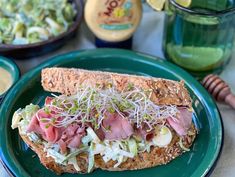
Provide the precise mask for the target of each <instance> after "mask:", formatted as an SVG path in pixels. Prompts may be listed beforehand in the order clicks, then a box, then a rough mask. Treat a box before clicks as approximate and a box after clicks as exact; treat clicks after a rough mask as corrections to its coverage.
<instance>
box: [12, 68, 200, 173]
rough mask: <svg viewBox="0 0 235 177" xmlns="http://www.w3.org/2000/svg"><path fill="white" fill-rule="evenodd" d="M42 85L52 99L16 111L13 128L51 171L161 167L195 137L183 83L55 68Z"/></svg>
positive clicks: (44, 75) (48, 70)
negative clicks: (42, 103) (41, 104)
mask: <svg viewBox="0 0 235 177" xmlns="http://www.w3.org/2000/svg"><path fill="white" fill-rule="evenodd" d="M41 84H42V87H43V89H44V90H45V91H48V92H51V96H50V97H46V98H45V103H44V105H43V106H39V105H34V104H30V105H27V106H26V107H25V108H23V109H21V108H20V109H18V110H17V111H16V112H15V113H14V115H13V119H12V128H13V129H16V128H18V131H19V135H20V136H21V137H22V139H23V141H24V142H25V143H26V144H27V145H28V146H29V147H30V148H31V149H32V150H33V151H34V152H35V153H36V154H37V155H38V157H39V159H40V161H41V163H42V164H43V165H44V166H45V167H46V168H47V169H50V170H52V171H54V172H55V173H57V174H62V173H90V172H92V171H93V170H95V169H98V168H100V169H103V170H108V171H123V170H137V169H143V168H150V167H154V166H157V165H164V164H167V163H169V162H170V161H172V160H173V159H175V158H176V157H178V156H180V155H181V154H182V153H184V152H186V151H189V150H190V147H191V146H192V144H193V141H194V140H195V137H196V134H197V130H196V128H195V126H194V124H193V122H192V114H193V109H192V101H191V98H190V95H189V93H188V91H187V89H186V88H185V86H184V82H183V81H180V82H178V81H173V80H167V79H161V78H154V77H143V76H135V75H127V74H118V73H111V72H100V71H88V70H83V69H75V68H72V69H68V68H56V67H54V68H45V69H43V70H42V71H41Z"/></svg>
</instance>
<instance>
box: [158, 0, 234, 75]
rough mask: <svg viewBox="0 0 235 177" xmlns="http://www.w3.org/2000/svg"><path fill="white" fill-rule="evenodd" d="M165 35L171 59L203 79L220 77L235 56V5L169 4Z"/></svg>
mask: <svg viewBox="0 0 235 177" xmlns="http://www.w3.org/2000/svg"><path fill="white" fill-rule="evenodd" d="M164 32H165V34H164V42H163V49H164V53H165V57H166V58H167V59H169V60H170V61H171V62H173V63H175V64H177V65H179V66H181V67H182V68H184V69H186V70H188V71H189V72H190V73H191V74H193V75H194V76H196V77H197V78H199V79H200V78H203V77H204V76H205V75H207V74H209V73H217V74H219V73H220V72H221V71H222V70H223V69H224V67H225V65H226V64H227V63H228V61H229V59H230V58H231V54H232V49H233V42H234V35H235V1H233V0H192V3H191V5H190V6H189V7H187V8H186V7H183V6H181V5H179V4H177V3H176V2H175V0H168V2H167V4H166V18H165V30H164Z"/></svg>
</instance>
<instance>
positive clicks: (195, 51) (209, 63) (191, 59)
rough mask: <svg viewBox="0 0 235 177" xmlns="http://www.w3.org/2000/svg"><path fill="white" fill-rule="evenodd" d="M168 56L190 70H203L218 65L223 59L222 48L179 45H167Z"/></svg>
mask: <svg viewBox="0 0 235 177" xmlns="http://www.w3.org/2000/svg"><path fill="white" fill-rule="evenodd" d="M167 53H168V55H169V57H170V58H171V59H172V60H173V61H174V62H175V63H176V64H178V65H179V66H182V67H183V68H185V69H189V70H191V71H205V70H209V69H213V68H214V67H215V66H218V65H219V63H220V62H222V60H223V54H224V52H223V50H222V49H221V48H213V47H190V46H186V47H181V46H174V45H172V44H168V45H167Z"/></svg>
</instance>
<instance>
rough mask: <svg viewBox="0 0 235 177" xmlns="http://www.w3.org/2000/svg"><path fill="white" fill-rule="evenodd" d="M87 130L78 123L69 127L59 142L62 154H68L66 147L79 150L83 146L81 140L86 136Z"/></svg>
mask: <svg viewBox="0 0 235 177" xmlns="http://www.w3.org/2000/svg"><path fill="white" fill-rule="evenodd" d="M85 134H86V133H85V128H84V127H81V125H80V124H78V123H73V124H71V125H69V126H68V127H67V128H66V129H65V130H64V131H63V134H62V136H61V138H60V140H59V141H58V144H59V146H60V150H61V152H62V153H64V152H66V148H65V147H69V148H78V147H79V146H80V145H81V139H82V137H84V136H85Z"/></svg>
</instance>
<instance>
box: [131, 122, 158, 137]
mask: <svg viewBox="0 0 235 177" xmlns="http://www.w3.org/2000/svg"><path fill="white" fill-rule="evenodd" d="M149 129H150V128H149V127H148V125H147V124H146V123H143V124H142V126H141V127H140V128H137V129H135V133H136V134H137V136H141V137H142V138H143V139H144V140H145V141H150V140H152V139H153V137H154V129H152V130H149Z"/></svg>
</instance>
